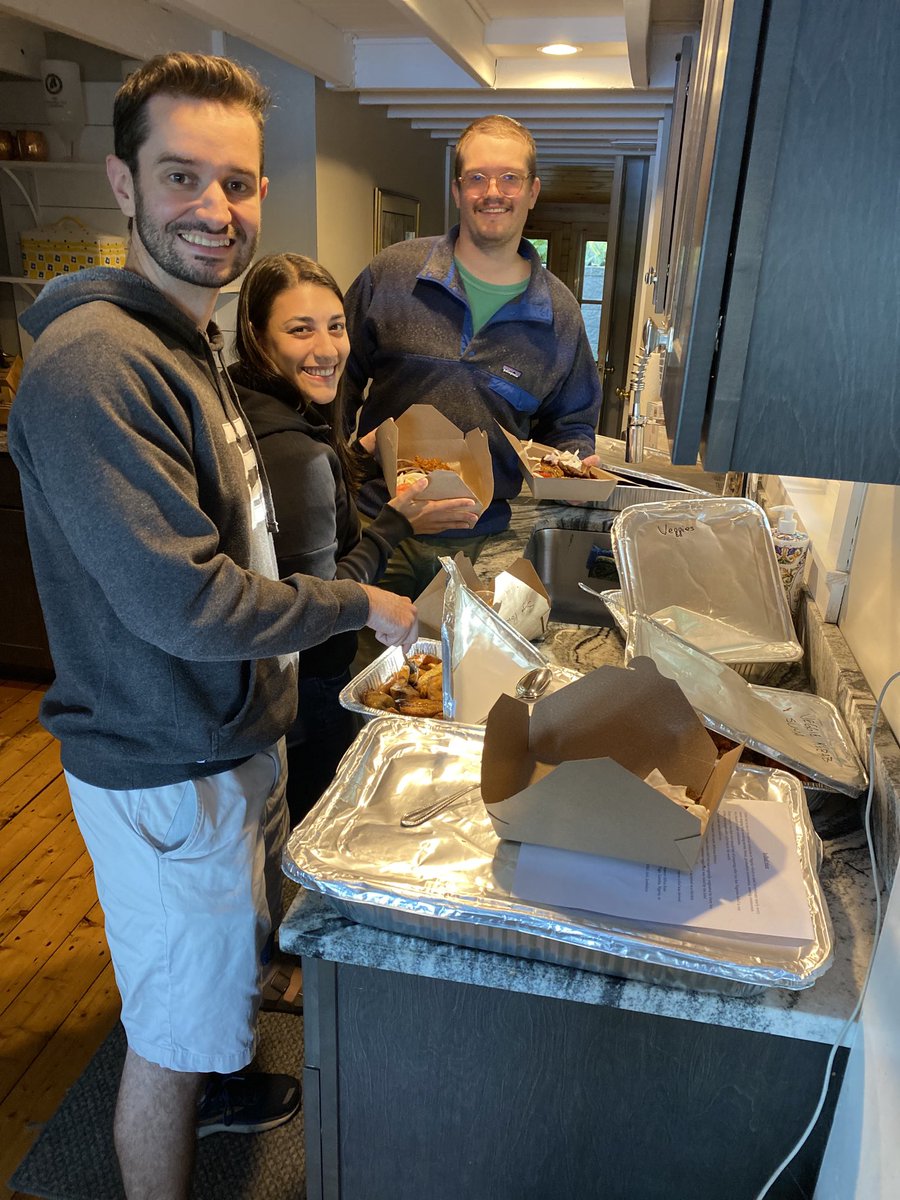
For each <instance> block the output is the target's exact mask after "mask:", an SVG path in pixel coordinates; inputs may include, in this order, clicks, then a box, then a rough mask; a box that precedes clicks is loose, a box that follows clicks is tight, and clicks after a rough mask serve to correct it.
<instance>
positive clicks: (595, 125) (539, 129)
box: [410, 115, 659, 136]
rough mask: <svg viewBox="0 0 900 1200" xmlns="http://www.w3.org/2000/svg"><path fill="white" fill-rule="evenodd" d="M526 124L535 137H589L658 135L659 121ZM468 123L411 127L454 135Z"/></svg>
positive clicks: (427, 123) (443, 122) (581, 120)
mask: <svg viewBox="0 0 900 1200" xmlns="http://www.w3.org/2000/svg"><path fill="white" fill-rule="evenodd" d="M526 123H527V125H528V128H529V129H530V130H531V132H532V133H533V134H535V136H536V135H537V134H539V133H542V134H550V133H575V134H577V135H578V136H581V135H582V134H584V135H585V136H589V135H590V134H592V133H609V131H610V130H618V129H624V130H625V132H626V133H653V134H655V133H656V130H657V126H658V125H659V121H658V120H657V119H655V118H653V117H648V118H647V119H646V120H640V121H638V120H631V121H621V120H615V119H610V120H590V119H588V118H586V117H585V118H579V119H578V120H577V121H572V122H567V121H549V120H546V119H545V118H543V117H533V116H530V115H529V116H528V117H527V120H526ZM466 124H467V122H464V121H447V120H443V119H440V120H438V119H436V118H432V119H431V120H430V121H411V122H410V125H411V126H412V128H413V129H433V130H434V131H435V133H436V134H438V135H440V134H442V133H448V132H449V133H452V132H453V131H454V130H457V131H458V130H462V129H464V128H465V125H466Z"/></svg>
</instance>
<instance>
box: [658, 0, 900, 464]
mask: <svg viewBox="0 0 900 1200" xmlns="http://www.w3.org/2000/svg"><path fill="white" fill-rule="evenodd" d="M898 58H900V8H898V7H897V4H896V0H857V2H856V3H854V4H853V5H848V4H847V3H846V2H844V0H709V2H708V3H707V5H706V9H705V12H704V23H703V29H702V32H701V39H700V46H699V50H698V57H697V63H696V65H695V68H694V72H693V76H692V94H691V96H690V99H689V104H688V116H687V127H686V132H685V143H684V150H683V162H682V169H681V171H680V176H679V178H680V183H681V186H680V194H679V196H678V198H677V200H676V217H675V232H674V250H673V255H672V263H673V273H674V282H673V294H672V307H671V312H670V314H669V316H670V318H671V326H670V334H669V348H668V351H667V355H666V364H665V370H664V377H663V385H662V397H663V404H664V407H665V414H666V426H667V430H668V434H669V437H670V439H671V441H672V451H673V459H674V461H676V462H680V463H685V462H692V461H695V459H696V456H697V453H698V451H699V452H700V454H701V456H702V460H703V464H704V466H705V467H706V469H707V470H712V471H725V470H736V471H746V472H766V473H773V474H790V475H801V476H815V477H824V478H830V479H847V480H858V481H867V482H878V483H888V484H897V483H900V404H898V403H897V388H898V382H897V381H898V378H900V338H898V336H897V332H898V329H900V287H898V284H897V272H896V264H897V262H898V261H900V221H898V219H897V218H898V213H897V187H896V181H897V179H898V178H900V139H898V137H897V132H896V114H897V112H898V111H900V73H898V72H897V68H896V64H897V61H898Z"/></svg>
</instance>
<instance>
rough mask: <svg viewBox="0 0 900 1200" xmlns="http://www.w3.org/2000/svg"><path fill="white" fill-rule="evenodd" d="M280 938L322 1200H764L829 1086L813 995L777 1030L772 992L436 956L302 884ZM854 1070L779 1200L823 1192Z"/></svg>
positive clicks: (472, 956) (835, 1071) (438, 949)
mask: <svg viewBox="0 0 900 1200" xmlns="http://www.w3.org/2000/svg"><path fill="white" fill-rule="evenodd" d="M861 854H864V851H862V852H861ZM279 941H280V943H281V946H282V948H283V949H284V950H286V951H287V952H288V953H291V954H300V955H301V956H302V960H303V1005H304V1071H303V1104H304V1116H305V1124H306V1168H307V1178H306V1195H307V1197H309V1200H419V1198H420V1197H424V1196H427V1197H428V1198H429V1200H456V1198H457V1197H460V1196H472V1197H488V1196H489V1197H491V1200H521V1198H522V1197H532V1196H533V1197H538V1196H539V1197H541V1198H542V1200H556V1198H557V1197H559V1198H560V1200H563V1198H565V1200H569V1198H571V1197H579V1200H595V1198H596V1200H600V1198H601V1197H602V1200H675V1198H678V1200H686V1198H687V1197H690V1198H691V1200H722V1197H724V1196H728V1197H730V1198H732V1200H755V1198H756V1196H757V1195H758V1193H759V1190H760V1188H761V1187H762V1186H763V1183H764V1182H765V1180H766V1178H767V1177H768V1175H769V1174H770V1172H771V1171H772V1170H773V1168H774V1167H775V1166H776V1165H777V1164H778V1163H779V1162H780V1161H781V1159H782V1158H783V1157H784V1156H785V1155H786V1154H787V1153H788V1152H789V1150H790V1149H791V1148H792V1144H793V1142H794V1141H795V1139H796V1138H797V1137H799V1135H800V1133H801V1132H802V1131H803V1129H804V1128H805V1126H806V1124H807V1122H808V1120H809V1117H810V1115H811V1113H812V1112H813V1110H814V1109H815V1105H816V1100H817V1098H818V1094H819V1091H820V1089H821V1086H822V1082H823V1079H824V1076H825V1070H826V1064H827V1062H828V1058H829V1053H830V1045H829V1043H828V1041H827V1036H828V1034H827V1033H826V1034H824V1037H825V1040H822V1037H823V1032H824V1031H822V1032H820V1033H819V1034H818V1035H814V1036H809V1027H808V1026H806V1028H805V1029H804V1022H803V1020H802V1019H800V1018H799V1017H798V1014H797V1013H795V1012H792V1011H791V1010H792V1009H795V1008H803V1007H810V1008H816V1007H817V1006H815V1005H808V1004H807V1005H804V998H806V997H807V993H802V994H801V999H800V1001H799V1004H797V997H796V996H792V997H791V1001H792V1003H790V1004H786V1005H785V1006H784V1009H783V1021H779V1022H775V1021H774V1020H772V1019H771V1018H772V1017H773V1015H774V1014H773V1010H771V1009H769V1008H768V1004H769V1000H770V995H764V996H763V997H756V998H750V999H748V1000H741V999H737V998H728V997H724V996H718V997H716V996H706V995H704V994H702V993H698V992H690V991H678V990H677V989H673V988H667V987H664V986H662V985H659V984H640V983H635V982H633V981H632V982H630V983H628V982H623V981H622V980H617V979H612V978H609V977H606V976H602V975H594V974H593V973H592V972H590V971H580V970H576V969H574V968H570V967H566V966H551V965H548V964H544V963H539V962H534V961H531V960H528V959H519V958H514V957H511V956H508V955H504V954H497V953H492V952H489V951H485V950H475V949H468V948H462V947H456V946H448V945H441V944H437V943H433V942H430V941H427V940H426V939H424V938H421V937H410V936H407V935H405V934H401V933H396V932H394V933H391V932H387V931H385V930H380V929H374V928H370V927H367V926H363V925H356V924H354V923H353V922H351V921H349V920H347V919H346V918H345V917H344V916H342V915H339V914H338V913H337V912H336V911H335V910H334V909H333V908H331V906H330V905H329V902H328V900H327V899H326V898H324V897H321V896H318V895H316V894H315V893H312V892H307V891H304V890H303V889H301V891H300V892H299V894H298V896H297V897H296V899H295V900H294V902H293V904H292V906H291V909H290V911H289V912H288V914H287V916H286V917H285V920H284V922H283V923H282V926H281V929H280V931H279ZM847 957H849V955H848V956H847ZM842 958H843V955H842ZM826 979H827V977H826ZM819 987H820V985H817V989H818V988H819ZM840 995H841V993H840V990H839V989H834V991H831V990H830V989H828V1002H827V1003H826V1004H824V1005H823V1006H818V1011H820V1012H827V1013H828V1014H829V1016H830V1015H831V1014H832V1005H833V1002H834V1000H835V999H837V997H840ZM845 1000H846V997H841V999H839V1000H838V1003H837V1005H836V1006H835V1007H836V1010H837V1011H836V1012H835V1017H834V1021H833V1024H834V1025H837V1024H839V1021H840V1019H842V1017H840V1016H839V1013H842V1012H843V1004H844V1002H845ZM775 1003H778V1001H777V1000H775ZM848 1003H852V996H851V998H850V999H849V1001H848ZM742 1009H744V1010H745V1011H744V1014H743V1016H741V1010H742ZM775 1024H779V1025H783V1028H782V1029H781V1031H780V1032H778V1033H776V1032H773V1030H772V1028H769V1026H774V1025H775ZM827 1024H828V1026H829V1032H830V1029H831V1027H832V1021H831V1020H829V1021H828V1022H827ZM742 1025H744V1026H745V1027H742ZM792 1028H793V1030H794V1034H793V1035H792V1034H791V1032H789V1031H790V1030H791V1029H792ZM846 1059H847V1050H846V1049H845V1048H843V1047H842V1048H841V1049H840V1050H839V1051H838V1054H837V1056H836V1059H835V1063H834V1064H833V1066H832V1068H831V1074H830V1078H829V1087H828V1092H827V1097H826V1102H825V1106H824V1109H823V1112H822V1114H821V1115H820V1117H819V1118H818V1120H817V1122H816V1124H815V1126H814V1129H813V1131H812V1134H811V1136H810V1138H809V1140H808V1141H807V1142H806V1144H805V1145H804V1146H803V1148H802V1150H801V1151H800V1153H799V1155H798V1156H797V1158H795V1159H794V1161H793V1163H792V1165H791V1168H790V1169H789V1170H788V1171H786V1172H784V1173H783V1175H782V1176H781V1177H780V1178H779V1179H778V1181H777V1182H776V1183H775V1184H774V1185H773V1187H772V1188H771V1190H770V1192H769V1193H768V1195H769V1197H770V1200H801V1198H803V1197H811V1196H812V1194H813V1192H814V1190H815V1186H816V1178H817V1176H818V1171H819V1165H820V1163H821V1159H822V1154H823V1152H824V1147H825V1142H826V1140H827V1137H828V1133H829V1129H830V1127H831V1122H832V1117H833V1115H834V1106H835V1103H836V1101H837V1096H838V1093H839V1090H840V1086H841V1082H842V1078H843V1074H844V1069H845V1065H846ZM398 1164H400V1165H399V1166H398Z"/></svg>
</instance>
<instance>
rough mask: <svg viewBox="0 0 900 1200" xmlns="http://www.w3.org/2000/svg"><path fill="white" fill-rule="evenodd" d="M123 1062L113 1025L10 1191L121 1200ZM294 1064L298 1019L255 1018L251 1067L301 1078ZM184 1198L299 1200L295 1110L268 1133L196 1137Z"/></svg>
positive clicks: (300, 1162) (298, 1053)
mask: <svg viewBox="0 0 900 1200" xmlns="http://www.w3.org/2000/svg"><path fill="white" fill-rule="evenodd" d="M124 1058H125V1034H124V1031H123V1029H122V1026H121V1025H117V1026H116V1028H115V1029H114V1030H113V1032H112V1033H111V1034H110V1035H109V1037H108V1038H107V1039H106V1041H105V1042H104V1043H103V1045H102V1046H101V1047H100V1049H99V1050H98V1051H97V1053H96V1054H95V1055H94V1057H93V1058H92V1059H91V1061H90V1063H89V1064H88V1067H87V1070H86V1071H85V1072H84V1074H83V1075H82V1076H81V1078H80V1079H79V1080H78V1081H77V1082H76V1083H75V1084H74V1085H73V1086H72V1087H71V1088H70V1090H69V1091H68V1092H67V1094H66V1097H65V1099H64V1100H63V1102H62V1104H61V1105H60V1107H59V1108H58V1109H57V1111H56V1113H55V1114H54V1115H53V1117H52V1118H51V1119H50V1120H49V1121H48V1122H47V1125H46V1126H45V1128H44V1130H43V1132H42V1133H41V1135H40V1137H39V1138H38V1140H37V1141H36V1142H35V1144H34V1145H33V1146H32V1148H31V1150H30V1151H29V1152H28V1154H27V1155H26V1157H25V1158H24V1159H23V1160H22V1162H21V1163H20V1164H19V1166H18V1167H17V1168H16V1171H15V1174H14V1175H13V1176H12V1178H11V1179H10V1181H9V1186H10V1187H11V1188H13V1189H15V1190H16V1191H19V1192H24V1193H25V1195H28V1196H40V1197H45V1198H46V1200H124V1198H125V1193H124V1191H123V1189H122V1182H121V1179H120V1177H119V1169H118V1166H117V1163H116V1156H115V1151H114V1149H113V1138H112V1124H113V1110H114V1107H115V1102H116V1091H117V1089H118V1085H119V1075H120V1074H121V1070H122V1063H123V1061H124ZM302 1063H303V1021H302V1018H300V1017H297V1016H292V1015H288V1014H283V1013H262V1014H261V1015H260V1037H259V1050H258V1053H257V1058H256V1060H255V1062H254V1067H255V1068H257V1069H259V1070H261V1071H284V1072H287V1073H289V1074H292V1075H301V1074H302ZM191 1195H192V1197H193V1200H211V1198H212V1197H214V1198H215V1200H303V1197H305V1195H306V1159H305V1155H304V1149H303V1113H302V1111H301V1112H300V1113H298V1115H297V1116H296V1117H295V1118H294V1119H293V1121H289V1122H288V1123H287V1125H282V1126H281V1127H280V1128H279V1129H272V1130H270V1131H269V1132H268V1133H261V1134H253V1135H249V1134H245V1135H241V1134H229V1133H217V1134H213V1135H211V1136H210V1137H206V1138H203V1140H202V1141H200V1142H198V1144H197V1160H196V1164H195V1167H194V1180H193V1190H192V1192H191Z"/></svg>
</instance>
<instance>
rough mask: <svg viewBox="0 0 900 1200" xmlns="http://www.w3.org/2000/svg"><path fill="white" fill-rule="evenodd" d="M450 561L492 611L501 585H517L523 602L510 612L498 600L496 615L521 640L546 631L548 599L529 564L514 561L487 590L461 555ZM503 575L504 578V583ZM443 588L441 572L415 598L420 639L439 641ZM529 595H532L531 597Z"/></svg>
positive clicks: (469, 587)
mask: <svg viewBox="0 0 900 1200" xmlns="http://www.w3.org/2000/svg"><path fill="white" fill-rule="evenodd" d="M453 561H454V562H455V563H456V565H457V567H459V572H460V575H461V576H462V578H463V581H464V582H465V585H466V587H467V588H468V589H469V590H470V591H472V592H475V593H476V595H479V596H481V597H482V599H483V600H485V601H486V603H488V604H490V605H491V606H492V607H493V608H495V609H496V608H497V604H496V603H495V601H496V600H497V593H498V592H499V593H503V592H504V590H506V589H505V587H504V585H508V584H514V583H516V582H517V583H518V584H519V585H520V587H521V592H522V593H524V594H525V600H524V602H523V603H521V604H520V605H518V607H517V608H515V609H514V611H510V610H509V606H506V605H505V604H504V602H503V600H504V598H503V597H501V600H500V608H499V610H498V611H499V612H500V615H501V616H502V617H503V618H504V620H506V621H508V622H509V624H511V625H512V627H513V628H514V629H518V631H519V632H520V633H521V634H522V635H523V636H524V637H527V638H529V639H531V638H536V637H540V636H541V635H542V634H544V633H546V632H547V622H548V621H549V618H550V597H549V596H548V595H547V590H546V588H545V587H544V585H543V583H541V580H540V577H539V576H538V573H537V571H535V569H534V567H533V566H532V564H531V563H530V562H528V561H527V560H526V559H524V558H517V559H516V561H515V562H513V563H511V564H510V565H509V566H508V567H504V568H503V570H502V571H501V572H499V574H498V575H497V579H496V580H495V582H494V584H493V585H492V586H491V587H486V586H485V584H484V583H483V582H482V581H481V579H479V577H478V574H477V573H476V571H475V568H474V566H473V565H472V563H471V561H470V560H469V559H468V558H467V557H466V555H465V554H463V553H462V552H460V553H459V554H456V555H454V557H453ZM503 576H507V577H508V578H507V579H506V580H504V579H503V578H502V577H503ZM446 589H447V575H446V573H445V572H444V571H439V572H438V574H437V575H435V577H434V579H432V581H431V583H429V585H428V586H427V587H426V588H425V590H424V591H423V592H421V593H420V594H419V595H418V596H417V597H416V600H415V605H416V612H417V613H418V617H419V635H420V636H421V637H430V638H440V636H441V620H442V617H443V611H444V592H445V591H446ZM532 593H536V594H534V595H532Z"/></svg>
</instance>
